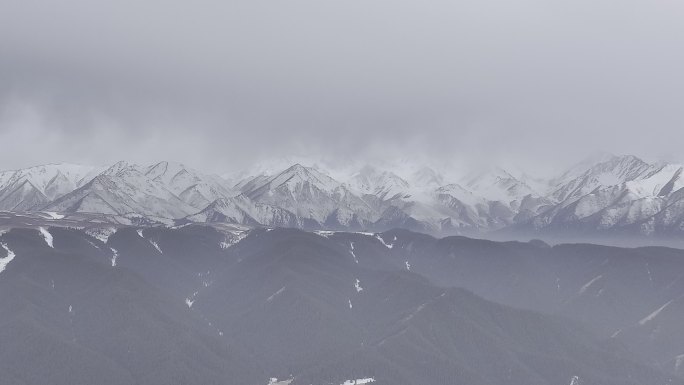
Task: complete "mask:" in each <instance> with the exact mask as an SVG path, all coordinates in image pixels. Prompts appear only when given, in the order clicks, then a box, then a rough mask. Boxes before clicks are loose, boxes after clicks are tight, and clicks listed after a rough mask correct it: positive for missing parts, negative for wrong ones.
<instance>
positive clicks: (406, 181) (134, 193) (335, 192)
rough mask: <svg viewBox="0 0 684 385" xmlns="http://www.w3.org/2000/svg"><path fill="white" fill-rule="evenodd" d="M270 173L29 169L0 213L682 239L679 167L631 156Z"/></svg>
mask: <svg viewBox="0 0 684 385" xmlns="http://www.w3.org/2000/svg"><path fill="white" fill-rule="evenodd" d="M276 165H277V164H276ZM274 167H275V166H273V167H265V166H264V167H256V168H255V170H256V171H254V172H248V171H245V172H243V173H237V174H234V175H233V176H231V178H230V179H226V178H223V177H220V176H217V175H211V174H205V173H202V172H199V171H197V170H194V169H191V168H189V167H186V166H184V165H182V164H178V163H172V162H159V163H156V164H152V165H134V164H129V163H126V162H119V163H117V164H115V165H112V166H110V167H105V168H93V167H83V166H74V165H47V166H40V167H33V168H30V169H25V170H17V171H8V172H3V173H0V209H2V210H5V211H9V212H17V213H20V212H41V211H43V212H57V213H59V214H60V215H73V214H76V213H80V214H85V213H88V214H103V215H107V216H113V217H119V218H126V219H127V220H129V221H138V222H140V221H147V222H150V223H153V222H158V223H165V224H174V223H176V224H182V223H186V222H192V221H195V222H196V221H200V222H206V221H209V222H230V223H235V224H245V225H250V226H255V225H262V226H288V227H299V228H304V229H336V230H341V229H347V230H370V231H382V230H386V229H390V228H394V227H402V228H407V229H412V230H419V231H423V232H428V233H432V234H464V235H479V236H482V235H487V234H499V235H502V236H505V235H508V236H517V237H558V238H563V237H576V238H578V239H583V238H584V237H592V236H597V237H623V238H630V237H635V236H637V237H641V238H652V239H658V238H660V239H679V238H681V235H682V233H683V232H684V200H683V199H684V179H683V176H682V169H683V168H684V166H682V165H677V164H649V163H646V162H644V161H643V160H641V159H639V158H637V157H634V156H607V157H603V158H600V159H598V160H596V161H593V162H583V163H580V164H578V165H576V166H574V167H572V168H571V169H569V170H567V171H565V172H563V173H561V174H560V175H558V176H556V177H553V178H549V179H545V180H541V179H538V178H537V179H534V178H530V177H527V176H524V175H523V174H520V173H512V172H508V171H506V170H504V169H502V168H496V167H494V168H487V169H484V170H478V171H477V172H476V171H474V170H472V171H471V172H468V173H466V174H465V175H464V176H462V177H453V176H447V175H448V174H447V173H444V172H438V171H436V170H435V169H432V168H429V167H413V168H412V169H411V170H410V171H405V170H404V171H402V170H399V169H397V170H392V169H390V168H379V167H377V166H364V167H362V168H361V169H359V170H357V171H353V170H352V171H349V172H346V173H341V172H339V170H331V169H327V170H326V169H324V168H322V167H320V166H316V167H311V166H304V165H302V164H294V165H285V164H283V165H282V166H281V167H282V168H274ZM331 175H335V177H334V178H333V177H332V176H331ZM514 175H519V176H514ZM520 175H523V176H520ZM119 221H122V219H119Z"/></svg>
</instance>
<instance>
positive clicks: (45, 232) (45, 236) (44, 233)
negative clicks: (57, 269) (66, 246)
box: [38, 227, 55, 249]
mask: <svg viewBox="0 0 684 385" xmlns="http://www.w3.org/2000/svg"><path fill="white" fill-rule="evenodd" d="M38 231H40V234H41V235H42V236H43V239H45V243H47V245H48V246H50V247H52V248H53V249H54V248H55V246H54V245H53V244H52V241H53V238H52V234H50V232H49V231H48V230H47V229H46V228H45V227H39V228H38Z"/></svg>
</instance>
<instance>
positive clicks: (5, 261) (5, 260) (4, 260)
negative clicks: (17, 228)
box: [0, 242, 16, 273]
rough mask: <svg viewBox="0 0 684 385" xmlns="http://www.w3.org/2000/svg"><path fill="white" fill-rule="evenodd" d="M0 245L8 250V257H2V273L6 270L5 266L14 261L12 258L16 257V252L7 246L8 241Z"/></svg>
mask: <svg viewBox="0 0 684 385" xmlns="http://www.w3.org/2000/svg"><path fill="white" fill-rule="evenodd" d="M0 247H2V248H3V249H5V251H6V252H7V256H6V257H4V258H0V273H2V272H3V271H5V268H6V267H7V264H8V263H10V262H12V260H13V259H14V257H15V256H16V255H15V254H14V251H12V250H10V249H9V247H7V244H6V243H4V242H3V243H0Z"/></svg>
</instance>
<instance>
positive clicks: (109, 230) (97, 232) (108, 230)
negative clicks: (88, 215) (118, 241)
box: [85, 227, 117, 243]
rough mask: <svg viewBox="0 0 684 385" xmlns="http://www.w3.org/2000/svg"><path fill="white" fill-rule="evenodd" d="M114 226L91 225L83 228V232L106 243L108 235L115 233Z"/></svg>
mask: <svg viewBox="0 0 684 385" xmlns="http://www.w3.org/2000/svg"><path fill="white" fill-rule="evenodd" d="M116 230H117V228H116V227H92V228H89V229H86V230H85V233H86V234H88V235H90V236H91V237H93V238H95V239H97V240H99V241H100V242H102V243H107V241H108V240H109V237H111V236H112V235H114V233H116Z"/></svg>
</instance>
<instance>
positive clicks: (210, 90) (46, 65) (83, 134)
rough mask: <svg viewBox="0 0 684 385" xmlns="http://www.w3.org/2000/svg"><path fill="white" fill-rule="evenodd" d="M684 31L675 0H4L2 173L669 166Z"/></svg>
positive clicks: (683, 7)
mask: <svg viewBox="0 0 684 385" xmlns="http://www.w3.org/2000/svg"><path fill="white" fill-rule="evenodd" d="M681 20H684V3H682V2H679V1H673V0H663V1H645V0H644V1H637V0H627V1H617V0H593V1H588V0H579V1H573V2H567V1H566V2H556V1H541V0H517V1H504V0H484V1H482V0H478V1H475V0H466V1H458V0H457V1H443V0H436V1H431V2H419V1H408V0H394V1H388V0H375V1H365V0H364V1H360V0H359V1H357V0H352V1H313V0H294V1H286V2H275V1H261V0H250V1H197V2H192V3H189V2H184V1H178V0H169V1H132V0H121V1H116V2H93V1H87V0H64V1H60V2H53V1H35V0H24V1H17V2H8V1H5V2H2V3H0V142H1V143H3V151H2V152H1V153H0V164H1V165H2V167H0V168H5V169H6V168H12V167H23V166H28V165H31V164H36V163H43V162H54V161H71V162H81V163H96V164H101V163H107V162H110V161H114V160H117V159H121V158H125V159H131V160H135V161H141V162H148V161H154V160H158V159H174V160H179V161H183V162H187V163H190V164H193V165H195V166H197V167H205V168H208V169H211V170H213V171H217V172H220V171H224V170H228V169H232V168H235V167H242V166H245V165H247V164H249V163H251V162H253V161H255V160H258V159H260V158H263V157H275V156H283V155H289V154H301V155H308V156H313V157H326V158H334V159H340V160H347V159H349V158H355V159H364V158H366V159H374V158H382V157H395V156H404V157H406V156H422V157H425V156H430V157H436V158H439V159H440V160H452V161H456V162H465V163H481V162H484V161H491V162H497V163H508V162H512V163H518V164H521V165H523V166H530V167H533V166H534V167H537V168H540V169H544V168H549V167H557V166H560V165H565V164H567V163H569V162H572V161H576V160H579V158H581V157H583V156H586V155H588V154H589V153H592V152H595V151H598V150H605V151H612V152H616V153H634V154H637V155H641V156H645V157H647V158H660V159H662V158H677V157H679V156H680V155H679V154H680V147H681V145H680V143H682V142H683V141H684V129H682V128H683V127H684V114H682V113H681V102H682V100H684V75H682V72H681V68H684V50H682V49H681V47H684V23H681ZM674 160H679V161H684V159H681V158H679V159H674Z"/></svg>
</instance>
